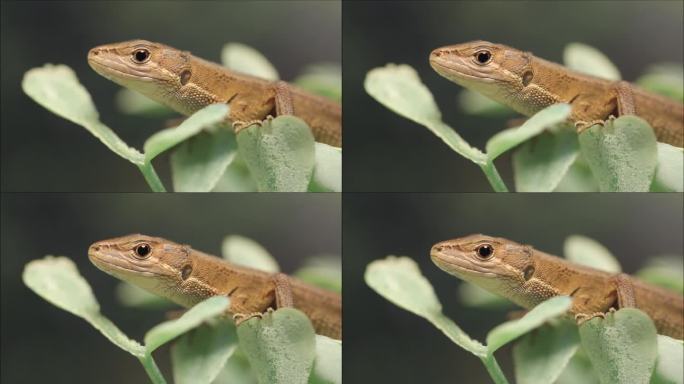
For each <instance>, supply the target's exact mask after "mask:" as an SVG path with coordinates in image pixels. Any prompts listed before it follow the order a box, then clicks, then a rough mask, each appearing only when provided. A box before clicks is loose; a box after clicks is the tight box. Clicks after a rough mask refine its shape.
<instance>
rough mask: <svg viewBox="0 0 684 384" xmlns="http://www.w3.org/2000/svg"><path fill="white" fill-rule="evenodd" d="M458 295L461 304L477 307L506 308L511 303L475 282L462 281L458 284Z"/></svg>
mask: <svg viewBox="0 0 684 384" xmlns="http://www.w3.org/2000/svg"><path fill="white" fill-rule="evenodd" d="M458 297H459V298H460V302H461V303H463V305H466V306H469V307H479V308H506V307H510V306H512V303H511V302H510V301H509V300H507V299H505V298H503V297H501V296H499V295H495V294H493V293H491V292H489V291H488V290H486V289H484V288H480V287H478V286H477V285H475V284H470V283H466V282H464V283H462V284H460V285H459V286H458Z"/></svg>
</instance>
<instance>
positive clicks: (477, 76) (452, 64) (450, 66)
mask: <svg viewBox="0 0 684 384" xmlns="http://www.w3.org/2000/svg"><path fill="white" fill-rule="evenodd" d="M430 66H431V67H432V69H434V70H435V71H436V72H437V73H439V74H440V75H442V76H443V77H446V78H447V79H449V80H459V79H469V80H474V81H478V82H483V83H494V82H496V80H495V79H493V78H491V77H489V76H487V74H485V73H482V72H479V71H476V70H473V69H472V68H471V67H470V66H469V65H467V64H465V63H463V62H462V60H461V59H460V58H457V59H456V60H453V59H444V58H441V57H438V56H435V55H432V56H431V57H430Z"/></svg>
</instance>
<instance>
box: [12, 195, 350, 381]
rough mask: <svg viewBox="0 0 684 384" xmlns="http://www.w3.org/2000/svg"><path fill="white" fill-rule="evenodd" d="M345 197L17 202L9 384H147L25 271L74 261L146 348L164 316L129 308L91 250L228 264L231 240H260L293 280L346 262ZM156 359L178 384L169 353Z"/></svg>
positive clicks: (107, 308) (104, 304) (105, 309)
mask: <svg viewBox="0 0 684 384" xmlns="http://www.w3.org/2000/svg"><path fill="white" fill-rule="evenodd" d="M340 199H341V198H340V195H339V194H303V193H299V194H296V193H292V194H287V193H282V194H242V193H236V194H220V195H214V194H211V195H210V194H173V195H170V194H168V195H167V194H164V195H161V194H13V193H9V194H8V193H3V195H2V207H1V217H2V220H1V226H2V236H1V241H0V243H1V249H2V258H1V262H2V265H1V267H2V268H1V270H2V306H1V311H2V322H1V326H2V348H1V351H0V355H1V356H2V369H1V370H0V371H1V375H2V376H1V378H2V379H1V380H0V381H1V382H2V383H42V382H45V383H47V382H49V383H53V384H61V383H64V384H71V383H102V384H105V383H112V384H114V383H116V384H120V383H145V382H147V379H146V377H147V376H146V375H145V372H144V370H143V368H142V366H141V365H140V363H139V362H138V361H137V359H136V358H135V357H133V356H131V355H130V354H128V353H127V352H124V351H123V350H120V349H119V348H117V347H116V346H115V345H114V344H112V343H111V342H109V340H107V339H105V337H104V336H102V335H101V334H100V333H99V332H98V331H97V330H95V329H94V328H93V327H91V326H90V325H89V324H88V323H86V322H85V321H84V320H82V319H80V318H77V317H76V316H74V315H72V314H70V313H67V312H65V311H63V310H61V309H59V308H57V307H55V306H53V305H51V304H49V303H48V302H46V301H45V300H43V299H42V298H40V297H39V296H38V295H36V294H35V293H33V291H30V290H29V289H28V288H27V287H26V286H25V285H24V284H23V283H22V281H21V274H22V270H23V268H24V265H25V264H26V263H27V262H29V261H30V260H34V259H39V258H42V257H43V256H45V255H46V254H52V255H64V256H67V257H69V258H71V259H72V260H73V261H74V262H75V263H76V265H77V266H78V269H79V271H80V272H81V274H82V275H83V276H84V278H85V279H86V280H87V281H88V282H89V283H90V285H91V286H92V287H93V292H94V294H95V296H96V297H97V299H98V301H99V302H100V304H101V308H102V313H103V314H104V315H105V316H107V317H108V318H109V319H111V320H112V321H113V322H114V323H115V324H116V325H117V326H119V328H121V330H122V331H123V332H124V333H126V334H127V335H128V336H129V337H132V338H134V339H136V340H138V341H141V340H142V339H143V336H144V334H145V332H147V331H148V330H149V329H150V328H151V327H153V326H154V325H156V324H158V323H160V322H162V321H164V320H165V315H164V311H145V310H139V309H131V308H125V307H122V306H121V305H120V304H119V303H118V302H117V301H116V300H115V297H114V288H115V287H116V285H117V284H118V281H117V280H116V279H115V278H113V277H111V276H109V275H107V274H105V273H103V272H101V271H100V270H98V269H97V268H95V266H93V265H92V264H91V263H90V262H89V260H88V258H87V250H88V246H89V245H90V244H91V243H93V242H95V241H97V240H103V239H106V238H111V237H115V236H121V235H125V234H130V233H144V234H148V235H156V236H161V237H165V238H167V239H169V240H173V241H177V242H180V243H184V244H190V245H191V246H192V247H193V248H195V249H198V250H201V251H204V252H207V253H209V254H213V255H220V254H221V242H222V241H223V238H224V237H225V236H226V235H229V234H236V235H242V236H247V237H250V238H252V239H254V240H256V241H257V242H259V243H260V244H261V245H263V246H264V247H265V248H266V249H267V250H269V251H270V252H271V254H272V255H273V257H275V258H276V260H277V261H278V263H279V264H280V267H281V270H282V271H284V272H285V273H291V272H293V271H294V270H295V269H297V268H298V267H301V266H302V265H303V263H304V261H305V260H306V259H307V258H309V257H312V256H316V255H320V254H331V255H334V256H338V255H340V254H341V211H340V209H341V207H340ZM154 355H155V358H156V360H157V362H158V364H159V365H160V368H161V369H162V371H163V372H164V373H165V376H166V378H167V379H168V380H169V383H171V382H172V381H171V379H172V377H171V374H170V367H169V351H168V346H166V347H163V348H162V349H161V350H159V351H157V352H155V354H154Z"/></svg>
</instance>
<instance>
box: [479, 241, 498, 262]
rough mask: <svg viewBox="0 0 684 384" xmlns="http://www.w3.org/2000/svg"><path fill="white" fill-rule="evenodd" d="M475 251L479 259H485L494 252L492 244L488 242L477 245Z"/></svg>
mask: <svg viewBox="0 0 684 384" xmlns="http://www.w3.org/2000/svg"><path fill="white" fill-rule="evenodd" d="M475 252H476V253H477V256H478V257H479V258H480V259H483V260H485V259H488V258H489V257H490V256H492V255H493V254H494V248H492V246H491V245H489V244H482V245H480V246H479V247H477V249H476V250H475Z"/></svg>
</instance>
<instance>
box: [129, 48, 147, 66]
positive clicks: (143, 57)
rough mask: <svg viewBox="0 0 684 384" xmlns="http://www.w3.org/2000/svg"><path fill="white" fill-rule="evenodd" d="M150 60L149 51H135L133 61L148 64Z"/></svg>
mask: <svg viewBox="0 0 684 384" xmlns="http://www.w3.org/2000/svg"><path fill="white" fill-rule="evenodd" d="M148 60H150V51H148V50H147V49H136V50H135V51H133V61H134V62H136V63H138V64H143V63H146V62H147V61H148Z"/></svg>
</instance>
